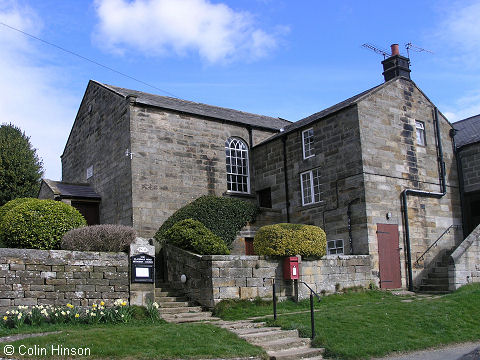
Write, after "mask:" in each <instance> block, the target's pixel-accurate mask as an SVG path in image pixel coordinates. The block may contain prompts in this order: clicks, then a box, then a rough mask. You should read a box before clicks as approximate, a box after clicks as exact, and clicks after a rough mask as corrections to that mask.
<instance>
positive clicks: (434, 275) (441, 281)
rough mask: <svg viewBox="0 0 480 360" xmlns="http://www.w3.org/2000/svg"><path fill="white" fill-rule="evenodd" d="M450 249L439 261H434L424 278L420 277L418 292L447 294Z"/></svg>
mask: <svg viewBox="0 0 480 360" xmlns="http://www.w3.org/2000/svg"><path fill="white" fill-rule="evenodd" d="M450 254H451V251H446V252H445V254H444V255H443V257H442V258H441V260H440V261H437V262H436V263H435V267H433V268H432V269H431V270H430V271H429V273H428V275H427V277H426V278H424V279H422V281H421V283H420V286H419V289H418V290H419V292H421V293H423V294H447V293H448V292H449V290H448V288H449V284H448V258H449V256H450Z"/></svg>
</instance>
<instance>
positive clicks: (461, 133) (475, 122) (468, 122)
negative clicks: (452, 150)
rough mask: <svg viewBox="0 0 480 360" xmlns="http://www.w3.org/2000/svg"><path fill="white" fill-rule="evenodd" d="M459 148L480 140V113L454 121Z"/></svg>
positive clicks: (456, 142) (456, 141)
mask: <svg viewBox="0 0 480 360" xmlns="http://www.w3.org/2000/svg"><path fill="white" fill-rule="evenodd" d="M453 128H454V129H455V130H456V133H455V144H456V146H457V148H461V147H462V146H466V145H470V144H474V143H477V142H480V114H479V115H475V116H472V117H469V118H466V119H463V120H460V121H457V122H456V123H453Z"/></svg>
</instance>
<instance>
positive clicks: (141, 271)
mask: <svg viewBox="0 0 480 360" xmlns="http://www.w3.org/2000/svg"><path fill="white" fill-rule="evenodd" d="M154 301H155V246H153V244H152V242H151V240H148V239H144V238H138V237H137V238H136V239H135V241H134V242H133V243H132V244H130V305H140V306H146V305H147V303H148V302H154Z"/></svg>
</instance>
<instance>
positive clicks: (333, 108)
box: [257, 80, 393, 146]
mask: <svg viewBox="0 0 480 360" xmlns="http://www.w3.org/2000/svg"><path fill="white" fill-rule="evenodd" d="M391 81H393V80H391ZM385 84H386V83H383V84H380V85H377V86H375V87H373V88H371V89H369V90H366V91H363V92H361V93H360V94H357V95H354V96H352V97H351V98H348V99H346V100H343V101H341V102H339V103H337V104H335V105H333V106H330V107H328V108H326V109H324V110H322V111H319V112H317V113H315V114H312V115H310V116H307V117H306V118H303V119H301V120H298V121H296V122H294V123H291V124H290V125H287V126H285V128H284V130H283V131H282V132H281V133H279V134H275V135H273V136H271V137H269V138H268V139H266V140H265V141H263V142H262V143H260V144H264V143H267V142H270V141H271V140H273V139H276V138H278V137H280V136H283V135H285V134H288V133H291V132H293V131H295V130H298V129H300V128H302V127H307V126H308V125H310V124H311V123H313V122H315V121H317V120H320V119H322V118H324V117H327V116H328V115H331V114H333V113H335V112H337V111H340V110H343V109H345V108H347V107H349V106H351V105H353V104H356V103H357V101H358V100H360V99H361V98H363V97H364V96H367V95H369V94H370V93H372V92H374V91H375V90H377V89H379V88H380V87H382V86H385ZM260 144H259V145H260ZM257 146H258V145H257Z"/></svg>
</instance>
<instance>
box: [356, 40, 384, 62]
mask: <svg viewBox="0 0 480 360" xmlns="http://www.w3.org/2000/svg"><path fill="white" fill-rule="evenodd" d="M362 46H363V47H364V48H365V49H368V50H371V51H373V52H375V53H377V54H380V55H383V59H384V60H385V59H386V58H387V57H389V56H390V52H389V51H387V50H384V49H381V48H379V47H378V46H375V45H372V44H369V43H365V44H362Z"/></svg>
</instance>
